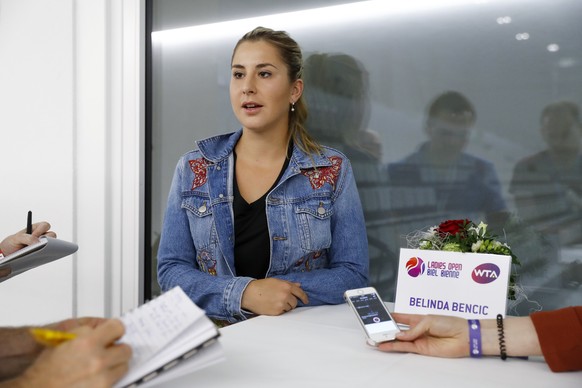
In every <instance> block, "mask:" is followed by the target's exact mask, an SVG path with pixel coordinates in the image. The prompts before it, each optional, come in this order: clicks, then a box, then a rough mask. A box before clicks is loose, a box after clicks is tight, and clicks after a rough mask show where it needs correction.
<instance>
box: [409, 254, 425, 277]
mask: <svg viewBox="0 0 582 388" xmlns="http://www.w3.org/2000/svg"><path fill="white" fill-rule="evenodd" d="M425 268H426V264H424V261H422V259H421V258H420V257H411V258H410V259H408V261H407V262H406V272H408V275H409V276H412V277H413V278H415V277H418V276H420V275H422V274H423V273H424V270H425Z"/></svg>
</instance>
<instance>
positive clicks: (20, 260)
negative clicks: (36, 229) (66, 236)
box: [0, 236, 79, 282]
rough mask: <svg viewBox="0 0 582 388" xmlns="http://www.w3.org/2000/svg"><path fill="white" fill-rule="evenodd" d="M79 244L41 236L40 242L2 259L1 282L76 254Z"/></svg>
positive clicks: (0, 260)
mask: <svg viewBox="0 0 582 388" xmlns="http://www.w3.org/2000/svg"><path fill="white" fill-rule="evenodd" d="M77 249H79V247H78V246H77V244H75V243H72V242H68V241H64V240H59V239H56V238H52V237H46V236H41V237H39V241H38V242H37V243H35V244H31V245H29V246H27V247H24V248H22V249H20V250H18V251H16V252H14V253H12V254H10V255H7V256H4V257H2V258H0V273H1V274H2V275H0V282H3V281H5V280H8V279H10V278H12V277H14V276H16V275H20V274H21V273H23V272H26V271H28V270H30V269H33V268H36V267H38V266H41V265H43V264H48V263H50V262H52V261H55V260H58V259H61V258H63V257H66V256H69V255H71V254H73V253H75V252H76V251H77Z"/></svg>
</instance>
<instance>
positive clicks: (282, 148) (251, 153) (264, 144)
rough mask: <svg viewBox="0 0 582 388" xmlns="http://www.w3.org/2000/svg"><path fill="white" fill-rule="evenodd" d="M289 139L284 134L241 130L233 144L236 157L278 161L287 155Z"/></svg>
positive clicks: (259, 160) (258, 160) (263, 161)
mask: <svg viewBox="0 0 582 388" xmlns="http://www.w3.org/2000/svg"><path fill="white" fill-rule="evenodd" d="M288 144H289V139H288V136H287V135H286V134H284V135H283V134H276V133H269V134H265V133H255V132H251V131H245V130H243V134H242V136H241V138H240V139H239V141H238V143H237V144H236V146H235V151H236V154H237V157H241V156H242V157H244V158H248V159H251V160H254V161H257V162H261V163H269V162H273V161H279V160H280V159H281V158H282V157H285V156H286V155H287V148H288Z"/></svg>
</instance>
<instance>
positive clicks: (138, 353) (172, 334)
mask: <svg viewBox="0 0 582 388" xmlns="http://www.w3.org/2000/svg"><path fill="white" fill-rule="evenodd" d="M120 319H121V321H122V322H123V324H124V325H125V335H124V336H123V337H122V338H121V339H120V342H124V343H127V344H128V345H130V346H131V348H132V350H133V355H132V359H131V361H130V364H129V371H128V373H127V374H126V375H125V376H124V377H123V378H122V379H121V380H120V381H118V382H117V384H116V385H115V387H116V388H118V387H127V386H131V387H133V386H138V385H141V384H144V383H147V382H150V384H148V385H151V383H157V382H162V381H167V380H171V379H172V378H175V377H178V376H181V375H183V374H185V373H191V372H193V371H195V370H197V369H200V368H204V367H207V366H210V365H213V364H215V363H217V362H220V361H222V360H224V354H223V352H222V348H221V347H220V344H219V342H218V340H217V339H218V337H219V335H220V334H219V332H218V329H217V327H216V325H214V323H213V322H212V321H211V320H210V319H209V318H208V317H207V316H206V314H205V313H204V310H202V309H200V308H199V307H198V306H196V304H194V302H192V300H191V299H190V298H189V297H188V296H187V295H186V294H185V293H184V291H183V290H182V289H181V288H180V287H174V288H172V289H171V290H169V291H167V292H165V293H163V294H162V295H160V296H158V297H157V298H155V299H152V300H151V301H149V302H147V303H145V304H143V305H141V306H139V307H138V308H136V309H134V310H131V311H129V312H128V313H126V314H124V315H123V316H121V317H120Z"/></svg>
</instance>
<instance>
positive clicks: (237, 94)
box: [230, 41, 303, 133]
mask: <svg viewBox="0 0 582 388" xmlns="http://www.w3.org/2000/svg"><path fill="white" fill-rule="evenodd" d="M231 72H232V76H231V78H230V103H231V104H232V109H233V111H234V114H235V116H236V118H237V119H238V121H239V122H240V123H241V125H242V126H243V128H245V129H246V130H252V131H258V132H264V131H272V130H277V131H282V132H284V133H287V131H288V122H289V109H290V104H291V103H292V102H295V101H297V100H298V99H299V97H300V96H301V92H302V91H303V82H302V81H301V80H297V81H295V82H290V81H289V76H288V69H287V65H286V64H285V63H284V62H283V60H282V59H281V56H280V55H279V52H278V50H277V49H276V48H275V46H273V45H271V44H270V43H267V42H264V41H258V42H248V41H247V42H243V43H241V44H240V45H239V46H238V48H237V49H236V51H235V53H234V55H233V58H232V66H231Z"/></svg>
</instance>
